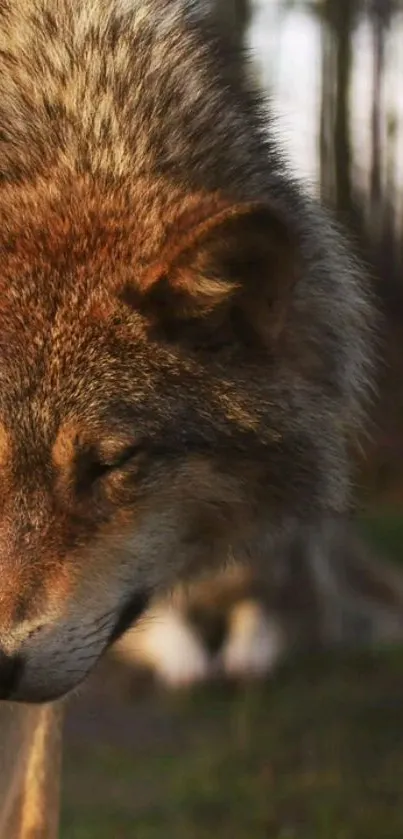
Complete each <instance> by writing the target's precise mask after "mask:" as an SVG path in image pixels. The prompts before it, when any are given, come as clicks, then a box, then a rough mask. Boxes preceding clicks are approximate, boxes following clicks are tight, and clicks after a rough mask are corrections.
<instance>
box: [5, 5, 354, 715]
mask: <svg viewBox="0 0 403 839" xmlns="http://www.w3.org/2000/svg"><path fill="white" fill-rule="evenodd" d="M0 33H1V34H0V38H1V42H0V44H1V52H0V127H1V138H0V180H1V189H0V231H1V232H0V239H1V241H0V285H1V288H0V301H1V306H0V327H1V329H0V378H1V389H0V460H1V483H0V494H1V514H0V570H1V600H0V649H1V665H0V690H1V696H2V697H3V698H4V699H9V700H21V701H24V702H42V701H48V700H52V699H55V698H57V697H59V696H61V695H63V694H65V693H67V692H68V691H69V690H71V689H72V688H73V687H74V686H75V685H76V684H77V683H79V682H80V681H82V679H83V678H84V677H85V676H86V674H87V673H88V672H89V671H90V669H91V667H92V666H93V664H94V663H95V662H96V660H97V659H98V658H99V657H100V655H101V654H102V653H103V652H104V650H105V649H106V648H107V647H108V645H109V644H110V643H111V641H112V640H114V639H115V638H117V637H118V636H119V635H120V634H121V632H122V630H123V629H124V628H126V627H127V625H128V624H129V623H130V622H131V621H132V620H134V619H136V618H137V617H138V616H139V614H140V613H141V611H142V610H143V608H144V606H145V604H146V603H147V601H148V599H149V597H150V595H151V594H152V593H153V592H155V591H156V590H157V589H163V588H166V587H169V586H170V585H171V584H172V583H173V582H174V581H176V580H177V579H178V578H179V577H183V576H186V575H189V574H192V573H194V572H195V571H197V569H199V568H201V567H205V566H206V565H208V564H211V565H214V564H215V563H217V562H219V561H222V559H223V558H225V557H227V556H229V555H236V556H237V557H244V556H246V557H247V556H248V555H252V554H253V555H254V556H260V555H261V556H262V557H263V556H265V555H267V548H268V545H271V544H272V542H273V540H276V539H280V540H281V539H283V538H284V534H285V533H288V532H290V530H291V529H292V528H295V527H297V528H298V527H299V526H300V524H301V523H303V525H304V527H306V528H309V527H312V528H313V529H314V530H316V529H317V528H318V527H319V523H320V522H321V521H322V520H324V519H325V518H326V517H328V516H337V515H342V514H343V513H344V511H345V509H346V506H347V505H348V503H349V501H348V499H349V491H348V487H349V481H350V475H349V472H350V467H349V461H350V457H349V449H350V445H351V441H352V439H353V437H354V435H355V434H356V432H357V430H358V428H359V426H360V422H361V417H362V407H363V404H364V401H365V395H366V392H367V383H368V379H369V369H370V368H369V359H370V355H371V353H370V333H371V326H370V324H371V315H370V313H371V303H370V295H369V292H368V290H367V287H366V286H367V284H366V280H365V279H363V275H362V272H361V268H360V266H359V265H358V264H357V262H356V260H355V259H354V258H353V257H352V255H351V253H350V251H349V249H348V248H346V247H345V245H344V244H343V241H342V238H341V237H340V235H339V234H338V232H337V231H336V229H335V227H334V225H333V224H332V223H331V222H330V221H329V220H328V219H327V217H326V216H325V214H324V213H323V212H322V210H320V209H319V208H318V207H317V206H316V205H315V204H314V203H313V202H312V201H311V200H310V199H309V198H308V197H307V196H306V195H305V194H304V192H303V191H302V189H301V188H300V187H299V186H298V185H297V183H296V182H295V180H294V179H293V177H292V176H291V175H290V173H289V172H288V169H287V166H286V163H285V162H284V161H283V158H282V155H281V152H280V151H279V150H278V149H277V145H276V143H275V139H274V135H275V130H274V128H273V126H271V123H270V119H269V120H267V117H266V113H265V111H264V108H263V105H262V102H261V99H260V97H259V95H258V94H257V93H256V92H255V91H254V90H253V88H252V85H251V83H250V82H249V81H248V79H247V74H242V73H240V72H232V65H233V64H234V63H235V55H234V54H233V50H232V48H231V47H230V46H228V48H226V46H225V44H223V43H222V41H221V40H220V39H219V38H218V36H217V34H216V33H215V31H214V29H213V28H212V27H211V26H210V24H209V22H208V20H207V19H205V18H204V17H203V16H202V15H201V14H200V13H199V12H198V10H197V8H196V7H195V6H193V5H192V4H190V5H187V4H185V3H184V2H182V0H169V2H167V0H130V1H129V0H98V2H96V3H94V2H90V0H80V2H78V3H77V4H75V5H74V7H73V5H72V4H71V3H70V2H68V0H21V3H19V4H18V8H17V6H16V4H14V3H9V2H3V3H2V4H1V6H0Z"/></svg>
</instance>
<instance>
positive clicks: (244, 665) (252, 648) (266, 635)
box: [220, 600, 286, 678]
mask: <svg viewBox="0 0 403 839" xmlns="http://www.w3.org/2000/svg"><path fill="white" fill-rule="evenodd" d="M285 646H286V643H285V637H284V633H283V630H282V628H281V626H280V624H279V622H278V621H277V620H276V619H275V618H271V617H269V615H268V614H267V612H266V611H265V610H264V609H263V607H262V606H261V605H260V604H259V603H258V602H257V601H254V600H244V601H242V602H240V603H238V604H237V605H236V606H235V607H234V609H233V611H232V614H231V619H230V626H229V634H228V637H227V639H226V641H225V643H224V646H223V649H222V651H221V655H220V659H221V666H222V669H223V670H224V672H225V673H226V674H227V675H228V676H232V677H237V678H242V677H244V678H259V677H262V676H265V675H266V674H268V673H270V672H271V671H272V670H273V668H274V667H275V665H276V664H277V662H278V660H279V659H280V658H281V656H282V654H283V652H284V650H285Z"/></svg>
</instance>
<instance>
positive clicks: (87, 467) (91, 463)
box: [80, 442, 143, 484]
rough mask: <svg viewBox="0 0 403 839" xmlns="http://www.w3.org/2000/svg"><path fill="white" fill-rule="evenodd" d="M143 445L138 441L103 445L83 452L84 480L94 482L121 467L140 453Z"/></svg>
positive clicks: (82, 471) (82, 472) (82, 470)
mask: <svg viewBox="0 0 403 839" xmlns="http://www.w3.org/2000/svg"><path fill="white" fill-rule="evenodd" d="M142 450H143V447H142V445H141V444H140V443H138V442H137V443H132V444H130V445H125V446H120V447H119V446H116V445H115V446H111V445H105V446H100V447H99V448H97V449H95V448H92V449H90V450H89V451H87V452H86V453H85V456H84V459H83V462H82V467H83V468H82V469H81V470H80V471H81V474H82V477H84V476H85V482H86V483H87V484H88V483H94V482H95V481H97V480H99V478H103V477H105V476H107V475H108V474H110V473H112V472H116V471H118V470H119V469H123V468H124V467H125V466H126V465H127V464H128V463H129V462H130V461H132V460H133V459H134V458H136V457H137V456H138V455H140V454H141V452H142Z"/></svg>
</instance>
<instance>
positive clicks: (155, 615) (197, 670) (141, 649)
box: [116, 606, 211, 687]
mask: <svg viewBox="0 0 403 839" xmlns="http://www.w3.org/2000/svg"><path fill="white" fill-rule="evenodd" d="M116 652H117V654H118V655H119V657H120V658H122V659H123V660H124V659H126V661H130V662H131V663H135V662H137V663H140V662H141V663H143V664H145V665H147V666H148V667H151V668H152V670H153V671H154V672H155V674H156V676H157V677H158V679H159V680H160V681H162V682H163V683H164V684H166V685H169V686H170V687H184V686H187V685H191V684H194V683H195V682H200V681H204V680H205V679H207V678H208V677H209V675H210V667H211V662H210V658H209V656H208V653H207V651H206V650H205V649H204V646H203V643H202V641H201V640H200V639H199V637H198V635H197V634H196V632H195V631H194V630H193V628H192V627H191V626H190V625H189V624H188V623H187V622H186V620H185V619H184V617H183V616H182V614H181V613H180V612H179V611H177V610H176V609H174V608H173V607H170V606H164V607H163V608H162V607H161V608H159V609H155V610H153V611H152V612H151V613H150V615H149V616H147V618H146V620H145V622H144V626H140V627H139V628H138V629H137V630H136V631H135V632H132V633H128V634H127V635H126V636H125V637H124V638H123V639H122V641H121V642H120V644H119V645H118V646H117V648H116Z"/></svg>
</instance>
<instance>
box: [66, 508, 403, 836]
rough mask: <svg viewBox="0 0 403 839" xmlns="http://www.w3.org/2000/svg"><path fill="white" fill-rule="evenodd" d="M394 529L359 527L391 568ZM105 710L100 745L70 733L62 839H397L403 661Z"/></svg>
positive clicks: (305, 670) (300, 669)
mask: <svg viewBox="0 0 403 839" xmlns="http://www.w3.org/2000/svg"><path fill="white" fill-rule="evenodd" d="M398 519H399V517H394V518H392V517H390V518H389V519H388V517H387V516H384V517H379V519H378V520H377V521H376V522H375V521H370V522H368V521H367V522H364V524H363V526H364V527H365V528H366V530H367V532H370V533H371V537H372V538H373V539H374V541H375V542H376V541H377V540H378V544H380V545H381V546H382V547H383V548H384V549H385V551H386V552H387V553H390V554H391V555H392V556H396V557H397V558H398V557H399V556H400V555H401V546H402V545H403V525H402V522H401V521H400V520H398ZM386 542H387V545H386V544H385V543H386ZM116 707H117V711H116V715H115V716H114V713H113V712H112V714H111V716H110V717H109V718H108V719H109V722H108V723H105V726H104V728H102V721H101V722H100V726H101V729H102V731H103V734H102V736H101V737H100V738H98V739H97V737H95V736H94V735H92V736H91V737H90V736H88V737H86V736H84V735H82V734H81V733H79V734H77V735H75V736H74V726H73V735H72V736H71V737H70V738H69V742H68V744H67V749H66V756H65V782H64V801H63V815H62V839H132V837H133V839H213V837H220V839H221V837H223V839H402V837H403V651H400V650H396V651H388V652H383V653H372V654H368V655H367V654H366V655H363V654H361V655H348V656H344V657H342V656H335V655H332V656H329V655H321V656H315V657H314V658H310V659H309V658H308V659H305V660H303V661H302V660H299V661H298V662H296V663H294V664H291V663H289V664H288V665H287V667H285V668H284V669H283V670H282V672H280V673H279V674H278V676H277V677H276V679H275V680H273V682H272V683H267V684H265V685H260V686H255V687H253V688H250V689H249V690H247V689H238V690H235V689H230V688H229V687H225V686H217V687H215V688H213V687H210V688H209V689H203V690H201V691H197V692H195V693H193V694H190V695H187V696H182V697H176V698H175V697H173V696H168V697H167V696H163V695H161V694H159V695H158V694H156V695H152V696H150V697H149V698H147V697H146V698H144V697H143V698H140V699H137V700H136V701H133V703H132V704H131V705H130V704H129V703H127V702H126V704H125V703H122V705H121V706H120V705H117V706H116ZM94 713H97V712H94ZM113 720H116V724H118V727H119V731H120V733H119V736H117V734H116V731H115V729H114V722H113ZM122 730H123V733H122Z"/></svg>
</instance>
